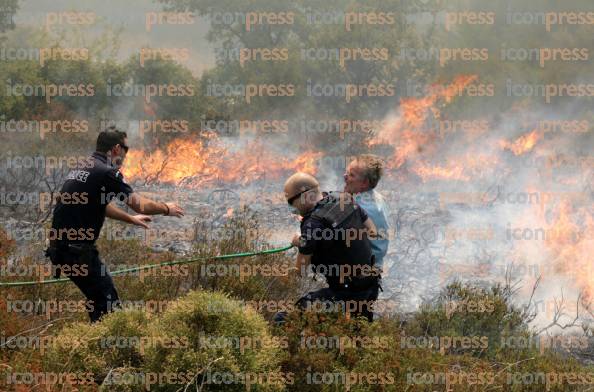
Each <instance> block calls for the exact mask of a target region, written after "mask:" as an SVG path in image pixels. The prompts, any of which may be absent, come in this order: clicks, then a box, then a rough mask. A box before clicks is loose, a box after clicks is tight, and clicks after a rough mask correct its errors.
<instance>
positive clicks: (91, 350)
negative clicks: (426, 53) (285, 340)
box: [44, 291, 283, 391]
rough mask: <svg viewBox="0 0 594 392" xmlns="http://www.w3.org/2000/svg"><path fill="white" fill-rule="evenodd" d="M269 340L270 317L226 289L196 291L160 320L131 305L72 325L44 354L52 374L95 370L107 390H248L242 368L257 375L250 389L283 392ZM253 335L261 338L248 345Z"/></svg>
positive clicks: (276, 355)
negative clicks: (267, 319) (276, 377)
mask: <svg viewBox="0 0 594 392" xmlns="http://www.w3.org/2000/svg"><path fill="white" fill-rule="evenodd" d="M240 338H243V340H242V342H243V343H242V345H243V346H240V341H239V339H240ZM270 338H271V336H270V335H269V332H268V326H267V324H266V322H265V320H264V319H263V318H262V316H260V315H259V314H258V313H257V312H255V311H254V310H251V309H249V308H248V309H245V308H243V307H242V306H241V305H240V303H239V302H237V301H234V300H232V299H230V298H228V297H227V296H226V295H225V294H221V293H217V292H201V291H193V292H190V293H189V294H188V295H187V296H185V297H182V298H181V299H179V300H177V301H175V302H173V303H172V304H171V305H170V307H169V308H168V309H167V310H166V311H165V312H164V314H163V315H162V317H159V318H157V317H155V318H151V319H147V318H146V316H145V314H144V313H143V312H141V311H137V310H131V311H128V310H126V311H119V312H115V313H111V314H108V315H107V316H106V317H104V318H103V319H102V320H101V321H100V322H99V323H96V324H84V323H74V324H71V325H68V326H67V327H65V328H64V329H63V330H62V331H61V332H60V333H59V334H58V335H57V337H56V340H55V341H54V344H53V345H52V346H51V347H50V348H49V349H48V351H47V353H46V355H45V356H44V361H45V371H47V372H62V373H66V372H70V373H76V374H86V375H92V376H93V378H94V379H95V380H96V381H97V382H98V383H100V382H103V385H102V387H101V390H105V391H144V390H146V389H150V390H152V391H178V390H180V388H181V390H184V388H186V386H188V387H189V389H188V390H196V388H200V387H201V388H202V389H201V390H202V391H214V390H225V391H234V390H236V391H243V390H245V389H246V385H245V381H244V380H242V379H240V378H237V377H236V380H234V381H233V382H229V379H228V377H229V375H232V374H241V373H243V374H246V375H247V374H250V375H251V376H250V377H252V378H251V379H248V382H251V383H253V384H254V385H252V386H251V390H255V391H271V390H282V389H283V385H282V383H279V382H277V381H275V380H274V375H275V374H276V373H277V371H278V363H279V362H280V360H281V358H282V356H281V355H280V354H281V353H280V351H278V349H277V348H276V346H274V345H271V344H270V343H269V342H270ZM247 339H251V341H252V342H259V343H256V344H254V343H250V344H246V341H247ZM245 346H247V347H245ZM209 372H210V373H209ZM215 372H217V374H218V377H221V376H223V375H224V376H225V377H227V379H225V381H226V382H221V381H220V379H217V375H214V373H215ZM213 375H214V376H213ZM258 376H259V377H260V379H257V378H256V379H254V377H258ZM213 377H214V378H213ZM262 377H267V378H265V379H262ZM250 380H252V381H250ZM253 380H256V382H254V381H253ZM269 381H270V382H269Z"/></svg>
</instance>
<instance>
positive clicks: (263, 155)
mask: <svg viewBox="0 0 594 392" xmlns="http://www.w3.org/2000/svg"><path fill="white" fill-rule="evenodd" d="M320 156H321V154H320V153H314V152H305V153H303V154H301V155H299V156H297V157H296V158H295V159H293V160H292V159H289V158H287V157H285V156H280V155H276V154H274V153H273V152H271V151H270V150H269V149H266V148H264V147H263V146H262V144H261V143H260V142H258V141H254V142H251V143H248V144H247V145H246V146H245V148H242V149H241V150H238V151H231V149H229V148H227V147H225V146H223V144H222V143H221V142H220V140H219V139H218V138H216V137H213V136H212V135H210V139H209V140H204V139H197V140H188V139H176V140H173V141H172V142H171V143H169V145H167V148H166V150H165V151H163V150H160V149H158V150H155V151H154V152H145V151H142V150H131V151H130V152H129V153H128V156H127V158H126V163H125V164H124V168H123V172H124V175H125V176H126V177H127V178H128V179H130V180H132V181H134V180H144V181H145V182H146V183H147V184H151V183H156V182H160V183H170V184H176V185H185V186H189V187H199V186H209V185H214V184H219V183H237V184H242V185H245V184H248V183H250V182H253V181H257V180H265V179H278V178H281V177H282V176H283V175H286V174H287V173H290V172H295V171H304V172H307V173H311V174H315V173H316V168H317V166H316V160H317V159H318V158H319V157H320Z"/></svg>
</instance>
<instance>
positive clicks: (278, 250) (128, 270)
mask: <svg viewBox="0 0 594 392" xmlns="http://www.w3.org/2000/svg"><path fill="white" fill-rule="evenodd" d="M292 247H293V246H292V245H289V246H285V247H282V248H274V249H267V250H261V251H258V252H242V253H231V254H227V255H218V256H205V257H198V258H194V259H188V260H174V261H168V262H165V263H159V264H147V265H141V266H138V267H133V268H125V269H121V270H117V271H113V272H110V274H111V275H112V276H118V275H124V274H128V273H131V272H138V271H143V270H147V269H151V268H160V267H166V266H170V265H180V264H190V263H196V262H198V261H204V260H225V259H233V258H239V257H250V256H259V255H269V254H273V253H281V252H286V251H287V250H289V249H291V248H292ZM69 280H70V278H60V279H49V280H32V281H28V282H0V287H22V286H34V285H38V284H51V283H62V282H68V281H69Z"/></svg>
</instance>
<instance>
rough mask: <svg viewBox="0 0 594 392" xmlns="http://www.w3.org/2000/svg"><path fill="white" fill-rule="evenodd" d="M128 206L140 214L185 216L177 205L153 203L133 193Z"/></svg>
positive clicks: (128, 200) (127, 202)
mask: <svg viewBox="0 0 594 392" xmlns="http://www.w3.org/2000/svg"><path fill="white" fill-rule="evenodd" d="M126 204H128V206H129V207H130V208H132V209H133V210H134V211H136V212H138V213H139V214H146V215H158V214H163V215H167V216H176V217H178V218H181V217H182V216H184V210H183V209H182V208H181V207H179V206H178V205H177V204H175V203H162V202H157V201H153V200H151V199H149V198H146V197H144V196H140V195H139V194H138V193H131V194H130V196H129V197H128V199H127V201H126Z"/></svg>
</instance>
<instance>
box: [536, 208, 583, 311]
mask: <svg viewBox="0 0 594 392" xmlns="http://www.w3.org/2000/svg"><path fill="white" fill-rule="evenodd" d="M547 226H548V227H547V228H546V230H545V233H546V237H545V244H546V246H547V248H548V250H549V251H550V253H551V255H552V257H553V263H554V266H555V269H556V270H557V271H558V272H561V273H564V274H566V275H568V276H570V277H571V278H573V279H575V281H576V283H577V286H578V288H580V289H582V290H583V292H584V294H585V298H586V299H592V296H593V294H594V270H593V269H594V266H593V265H592V254H594V219H593V218H592V212H591V211H588V209H587V208H585V207H580V208H577V207H574V205H572V201H571V200H569V199H568V198H565V199H563V200H562V201H561V202H560V203H559V204H558V206H557V207H556V208H555V211H554V218H553V221H552V224H550V225H547Z"/></svg>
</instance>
